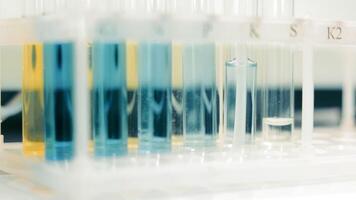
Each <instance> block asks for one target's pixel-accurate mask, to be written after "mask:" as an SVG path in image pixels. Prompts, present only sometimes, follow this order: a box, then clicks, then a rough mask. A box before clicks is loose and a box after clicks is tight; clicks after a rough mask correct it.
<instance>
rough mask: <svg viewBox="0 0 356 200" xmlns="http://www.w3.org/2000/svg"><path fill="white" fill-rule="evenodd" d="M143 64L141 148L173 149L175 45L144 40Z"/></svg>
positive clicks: (139, 115) (140, 88)
mask: <svg viewBox="0 0 356 200" xmlns="http://www.w3.org/2000/svg"><path fill="white" fill-rule="evenodd" d="M138 48H139V49H138V58H139V59H138V66H139V101H138V124H139V133H138V134H139V135H138V137H139V148H140V151H141V152H165V151H169V150H170V149H171V129H172V114H171V113H172V111H171V109H172V106H171V95H172V89H171V87H172V86H171V82H172V81H171V73H172V72H171V70H172V69H171V45H170V44H169V43H163V42H142V43H141V44H139V47H138Z"/></svg>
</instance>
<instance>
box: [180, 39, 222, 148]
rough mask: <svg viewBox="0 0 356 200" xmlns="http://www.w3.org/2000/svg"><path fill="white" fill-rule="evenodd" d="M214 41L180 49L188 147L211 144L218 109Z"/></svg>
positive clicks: (185, 130)
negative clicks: (181, 51) (181, 53)
mask: <svg viewBox="0 0 356 200" xmlns="http://www.w3.org/2000/svg"><path fill="white" fill-rule="evenodd" d="M215 76H216V72H215V50H214V45H213V44H209V43H206V44H191V45H186V46H185V47H184V50H183V108H184V109H183V130H184V144H185V146H187V147H189V148H193V149H194V148H196V147H199V146H213V145H215V139H216V136H217V134H218V123H219V118H218V116H219V112H218V93H217V89H216V78H215Z"/></svg>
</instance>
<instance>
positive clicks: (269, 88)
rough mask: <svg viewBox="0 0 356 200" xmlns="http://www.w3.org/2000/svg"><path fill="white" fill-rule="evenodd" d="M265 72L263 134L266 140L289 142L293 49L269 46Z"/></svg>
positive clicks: (292, 124) (291, 132) (291, 110)
mask: <svg viewBox="0 0 356 200" xmlns="http://www.w3.org/2000/svg"><path fill="white" fill-rule="evenodd" d="M269 48H270V52H269V53H268V61H267V66H266V70H265V75H264V84H265V90H264V117H263V127H262V128H263V135H264V139H265V141H266V142H267V143H269V142H274V141H276V142H279V141H281V142H282V141H290V140H291V139H293V137H292V136H293V129H294V83H293V50H292V48H291V47H288V46H287V45H284V44H274V45H273V46H270V47H269Z"/></svg>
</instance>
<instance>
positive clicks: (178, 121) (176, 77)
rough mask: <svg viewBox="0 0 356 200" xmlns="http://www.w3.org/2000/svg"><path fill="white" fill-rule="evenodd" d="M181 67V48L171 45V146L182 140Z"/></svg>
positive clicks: (177, 45)
mask: <svg viewBox="0 0 356 200" xmlns="http://www.w3.org/2000/svg"><path fill="white" fill-rule="evenodd" d="M182 68H183V66H182V46H181V45H180V44H173V45H172V82H173V91H172V126H173V127H172V131H173V138H172V140H173V145H177V146H179V145H181V144H182V142H183V141H182V139H183V75H182V73H183V69H182Z"/></svg>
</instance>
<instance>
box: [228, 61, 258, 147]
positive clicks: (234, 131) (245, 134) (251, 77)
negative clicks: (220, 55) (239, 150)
mask: <svg viewBox="0 0 356 200" xmlns="http://www.w3.org/2000/svg"><path fill="white" fill-rule="evenodd" d="M225 66H226V69H225V89H224V90H225V112H224V113H225V116H224V118H225V141H226V143H227V144H228V145H234V144H248V143H251V142H253V136H254V133H255V127H256V68H257V64H256V62H254V61H252V60H250V59H236V58H234V59H232V60H229V61H227V62H226V64H225Z"/></svg>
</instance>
